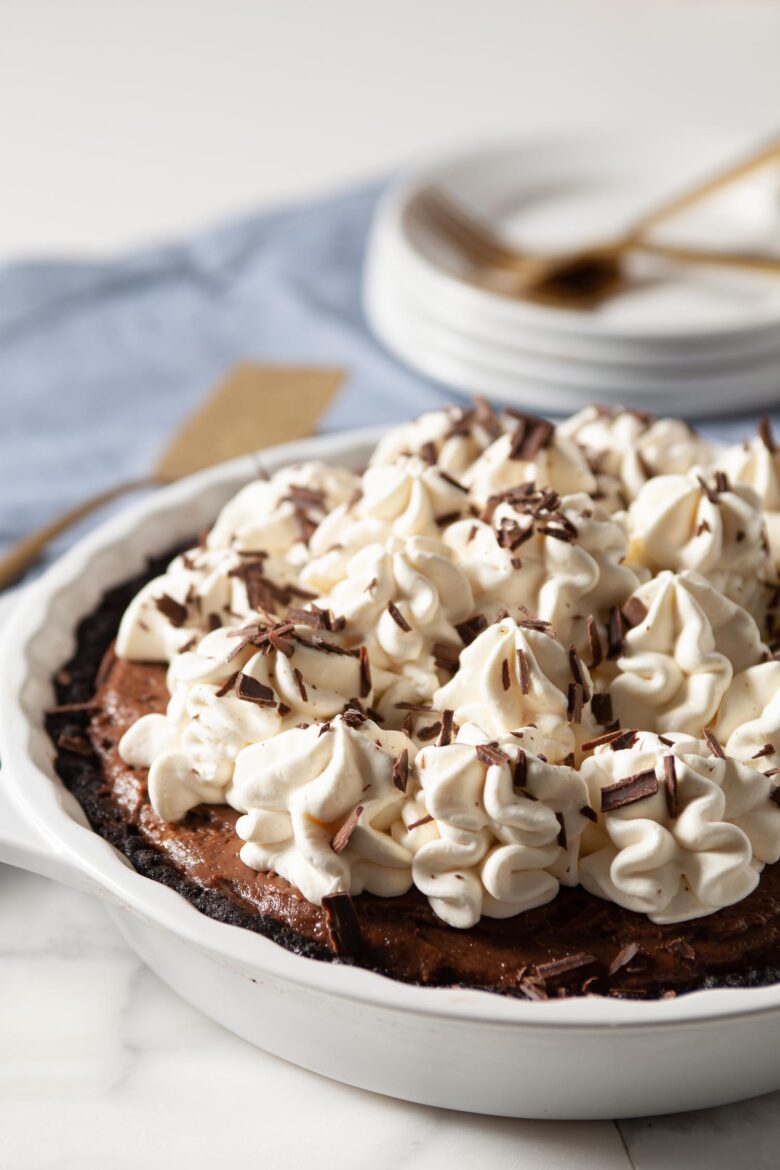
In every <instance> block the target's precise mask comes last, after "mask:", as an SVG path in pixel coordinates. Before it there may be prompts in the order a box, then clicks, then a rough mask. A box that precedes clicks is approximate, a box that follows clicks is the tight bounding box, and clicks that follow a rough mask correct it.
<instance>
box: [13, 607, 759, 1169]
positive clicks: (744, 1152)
mask: <svg viewBox="0 0 780 1170" xmlns="http://www.w3.org/2000/svg"><path fill="white" fill-rule="evenodd" d="M11 608H12V601H11V599H10V598H5V599H4V598H0V624H2V620H3V617H4V616H6V617H7V615H8V613H9V611H10V609H11ZM0 995H1V998H0V1167H3V1168H5V1167H8V1168H9V1170H71V1167H78V1168H79V1170H93V1168H94V1170H98V1168H99V1170H106V1168H108V1170H125V1168H126V1170H136V1168H137V1167H138V1165H139V1164H144V1163H145V1164H146V1165H149V1166H158V1165H163V1164H168V1163H169V1162H172V1164H174V1165H186V1166H187V1167H188V1170H199V1168H200V1167H204V1170H206V1168H207V1170H213V1167H214V1166H215V1164H218V1165H220V1166H228V1165H231V1164H232V1163H233V1162H234V1161H235V1159H237V1158H239V1157H242V1156H243V1157H249V1158H251V1159H252V1161H253V1162H258V1163H259V1164H261V1165H262V1166H268V1167H274V1168H276V1167H279V1168H280V1170H298V1168H300V1170H309V1168H310V1167H313V1166H316V1167H317V1168H318V1170H331V1167H332V1168H333V1170H365V1167H368V1166H370V1167H372V1170H384V1168H385V1167H387V1168H388V1170H390V1168H391V1167H392V1168H393V1170H396V1168H402V1167H403V1168H406V1167H408V1168H409V1170H413V1168H417V1167H419V1168H421V1170H445V1168H446V1170H449V1168H450V1167H457V1168H458V1170H471V1168H472V1167H473V1168H475V1170H476V1168H478V1167H479V1168H482V1167H483V1166H489V1167H490V1170H504V1168H506V1170H509V1168H510V1167H511V1168H512V1170H564V1168H568V1167H571V1166H574V1165H576V1166H577V1167H578V1170H671V1168H674V1170H687V1168H688V1167H698V1166H699V1165H702V1166H707V1167H708V1170H734V1168H735V1167H746V1168H750V1170H776V1167H777V1166H778V1156H777V1148H778V1141H779V1139H780V1093H776V1094H772V1095H770V1096H767V1097H762V1098H759V1099H756V1100H753V1101H748V1102H745V1103H742V1104H739V1105H734V1106H729V1107H726V1108H721V1109H716V1110H710V1111H705V1112H700V1113H695V1114H694V1113H690V1114H683V1115H680V1116H677V1117H668V1118H653V1119H648V1120H636V1121H627V1122H621V1123H620V1127H619V1128H618V1126H617V1125H614V1124H612V1123H610V1122H591V1123H588V1122H545V1121H512V1120H506V1119H501V1118H489V1117H480V1116H474V1115H468V1114H459V1113H451V1112H446V1111H440V1110H435V1109H429V1108H426V1107H424V1106H418V1105H410V1104H407V1103H404V1102H399V1101H393V1100H390V1099H388V1098H384V1097H379V1096H376V1095H375V1094H372V1093H367V1092H364V1091H362V1090H359V1089H351V1088H347V1087H345V1086H343V1085H338V1084H335V1083H333V1082H330V1081H327V1080H325V1079H323V1078H322V1077H318V1076H316V1075H315V1074H313V1073H308V1072H304V1071H302V1070H300V1069H297V1068H295V1067H293V1066H292V1065H289V1064H287V1063H285V1062H284V1061H281V1060H278V1059H276V1058H274V1057H272V1056H268V1055H267V1054H265V1053H263V1052H260V1051H259V1050H257V1049H255V1048H252V1047H251V1046H250V1045H249V1044H247V1043H246V1042H244V1041H243V1040H239V1039H238V1038H237V1037H235V1036H233V1035H232V1034H230V1033H228V1032H226V1031H225V1030H224V1029H222V1028H221V1027H219V1026H218V1025H217V1024H214V1023H212V1022H211V1021H210V1020H208V1019H206V1018H205V1017H204V1016H202V1015H201V1014H200V1013H199V1012H197V1011H195V1010H194V1009H193V1008H191V1007H189V1006H188V1005H187V1004H186V1003H184V1002H183V1001H182V1000H181V999H179V998H178V997H177V996H176V995H175V994H174V993H173V992H171V991H170V990H169V989H168V988H167V987H166V986H165V985H164V984H162V983H161V982H160V981H159V979H157V977H156V976H154V975H153V974H152V973H151V972H150V971H148V970H147V969H146V968H145V967H144V966H143V964H142V963H141V962H140V960H138V959H137V958H136V956H135V955H134V954H133V953H132V952H131V951H130V950H129V949H128V947H127V946H126V944H125V943H124V941H123V940H122V938H121V937H120V935H119V934H118V932H117V930H116V928H115V927H114V925H113V923H112V922H111V921H110V920H109V918H108V916H107V914H106V912H105V910H104V909H103V907H102V905H101V904H100V903H99V902H97V901H96V900H93V899H91V898H89V897H88V896H86V895H84V894H79V893H76V892H75V891H73V890H69V889H66V888H64V887H62V886H58V885H56V884H54V883H52V882H49V881H47V880H45V879H43V878H40V877H36V876H33V875H31V874H28V873H24V872H22V871H21V870H17V869H12V868H10V867H8V866H2V865H0ZM626 1075H628V1076H630V1069H627V1070H626ZM669 1075H670V1076H674V1069H673V1068H670V1070H669Z"/></svg>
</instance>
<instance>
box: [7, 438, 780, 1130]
mask: <svg viewBox="0 0 780 1170" xmlns="http://www.w3.org/2000/svg"><path fill="white" fill-rule="evenodd" d="M376 438H377V434H376V432H366V431H361V432H353V433H351V434H347V435H341V436H328V437H325V438H320V439H312V440H307V441H305V442H301V443H295V444H289V445H286V446H283V447H279V448H275V449H274V450H272V451H269V452H264V453H263V463H264V465H265V466H266V467H267V468H268V469H269V470H275V469H276V468H277V467H280V466H282V465H283V464H285V463H288V462H291V461H294V460H302V459H312V458H323V459H328V460H332V461H334V462H342V463H344V464H348V465H351V466H355V467H356V466H359V465H360V464H361V463H362V462H364V461H365V459H366V456H367V453H368V451H369V450H370V448H371V446H372V443H373V442H374V441H375V440H376ZM256 470H257V465H256V461H254V460H252V459H242V460H238V461H234V462H231V463H228V464H224V465H221V466H219V467H216V468H213V469H211V470H209V471H207V472H204V473H202V474H200V475H198V476H195V477H193V478H191V479H189V480H186V481H183V482H181V483H179V484H176V485H174V486H172V487H169V488H166V489H164V490H161V491H159V492H157V493H155V494H154V495H152V496H150V497H148V498H146V499H144V500H142V501H139V502H137V503H135V504H134V505H132V506H131V507H129V508H128V509H127V510H125V511H124V512H122V513H121V515H119V516H117V517H115V518H113V519H111V520H109V521H108V522H107V523H105V524H104V525H103V526H102V527H101V528H99V529H98V530H97V531H96V532H94V533H93V534H92V535H90V536H89V537H87V538H86V539H85V540H83V541H81V542H80V543H79V544H78V545H77V546H75V547H74V548H73V549H72V550H71V551H70V552H69V553H68V554H67V555H66V556H65V557H63V558H62V559H61V560H60V561H59V562H58V563H57V564H56V565H54V566H53V567H52V568H51V569H49V571H48V572H47V573H46V574H45V575H44V576H43V577H42V578H41V579H40V580H39V581H37V582H36V583H35V584H34V585H32V586H30V587H29V589H27V590H25V591H24V593H23V595H22V597H21V599H20V600H19V602H18V603H17V605H16V607H15V609H14V614H13V619H12V621H11V622H10V623H9V624H8V626H7V628H6V629H5V631H4V634H3V638H2V642H1V643H0V662H2V671H1V672H0V751H1V752H2V762H3V769H2V773H0V860H2V861H7V862H10V863H11V864H16V865H21V866H23V867H26V868H28V869H31V870H34V871H37V872H40V873H43V874H46V875H47V876H49V877H53V878H55V879H57V880H60V881H63V882H65V883H67V884H70V885H73V886H75V887H77V888H79V889H82V890H86V891H88V892H90V893H93V894H96V895H97V896H98V897H100V898H102V899H103V900H104V901H105V902H106V904H107V906H108V908H109V911H110V913H111V915H112V917H113V918H114V920H115V921H116V923H117V925H118V927H119V929H120V930H121V931H122V933H123V935H124V936H125V938H126V939H127V941H128V942H129V944H130V945H131V946H132V947H133V948H134V949H135V950H136V951H137V952H138V954H139V955H140V956H141V957H142V958H143V959H144V961H145V962H146V963H148V965H149V966H150V967H151V968H152V969H153V970H154V971H156V972H157V974H158V975H159V976H160V977H161V978H162V979H163V980H164V981H165V982H167V983H168V984H170V986H171V987H173V988H174V989H175V990H176V991H178V992H179V993H180V994H181V995H182V996H184V998H185V999H187V1000H189V1001H190V1002H191V1003H193V1004H194V1005H196V1006H197V1007H199V1008H200V1009H201V1010H202V1011H204V1012H205V1013H206V1014H208V1015H209V1016H211V1017H213V1018H214V1019H216V1020H218V1021H219V1022H220V1023H222V1024H224V1025H225V1026H226V1027H228V1028H230V1029H231V1030H232V1031H234V1032H236V1033H237V1034H239V1035H240V1036H243V1037H244V1038H245V1039H247V1040H248V1041H249V1042H250V1043H253V1044H256V1045H258V1046H259V1047H262V1048H264V1049H267V1050H268V1051H270V1052H273V1053H275V1054H277V1055H279V1056H282V1057H284V1058H285V1059H287V1060H290V1061H292V1062H293V1063H295V1064H299V1065H302V1066H303V1067H305V1068H309V1069H313V1070H315V1071H317V1072H320V1073H323V1074H324V1075H327V1076H330V1077H333V1078H335V1079H337V1080H342V1081H345V1082H347V1083H350V1084H354V1085H359V1086H361V1087H364V1088H368V1089H373V1090H375V1091H377V1092H381V1093H386V1094H389V1095H392V1096H396V1097H401V1098H404V1099H407V1100H411V1101H417V1102H422V1103H425V1104H430V1105H437V1106H443V1107H449V1108H454V1109H461V1110H468V1111H474V1112H485V1113H494V1114H500V1115H505V1116H518V1117H550V1118H596V1117H610V1118H612V1117H624V1116H632V1115H640V1114H652V1113H667V1112H673V1111H676V1110H682V1109H691V1108H700V1107H704V1106H707V1105H716V1104H722V1103H725V1102H729V1101H733V1100H738V1099H740V1098H744V1097H748V1096H752V1095H755V1094H757V1093H762V1092H766V1091H769V1090H771V1089H776V1088H778V1086H780V1062H778V1059H777V1055H776V1054H777V1050H778V1042H780V985H778V986H772V987H764V988H751V989H734V990H717V991H702V992H695V993H693V994H691V995H686V996H681V997H679V998H678V999H673V1000H661V1001H656V1002H646V1003H641V1002H623V1001H616V1000H607V999H597V998H587V999H571V1000H554V1001H549V1002H546V1003H536V1002H525V1001H522V1000H517V999H507V998H503V997H500V996H497V995H492V994H489V993H485V992H479V991H468V990H463V989H458V988H447V989H434V988H421V987H413V986H408V985H405V984H402V983H398V982H395V981H393V980H390V979H387V978H385V977H383V976H380V975H376V974H374V973H372V972H368V971H364V970H361V969H358V968H351V967H347V966H341V965H336V964H328V963H320V962H316V961H314V960H311V959H306V958H302V957H299V956H297V955H293V954H291V953H290V952H288V951H286V950H284V949H283V948H282V947H280V946H278V945H277V944H275V943H273V942H271V941H270V940H268V939H265V938H263V937H261V936H259V935H256V934H253V933H251V932H249V931H245V930H241V929H240V928H237V927H234V926H226V925H223V924H221V923H218V922H216V921H214V920H212V919H210V918H207V917H205V916H204V915H202V914H200V913H199V912H198V911H197V910H195V909H194V907H192V906H191V905H190V904H189V903H188V902H186V901H185V900H184V899H183V898H182V897H181V896H180V895H178V894H176V893H174V892H173V891H171V890H169V889H167V888H165V887H164V886H162V885H160V884H158V883H156V882H154V881H152V880H150V879H148V878H146V877H142V876H141V875H140V874H138V873H136V872H135V871H134V870H133V869H132V868H131V867H130V865H129V864H128V862H127V861H126V860H125V859H124V858H123V857H122V856H121V855H120V854H119V853H118V852H117V851H116V850H114V849H113V848H112V847H111V846H110V845H109V844H108V843H107V842H106V841H104V840H103V839H102V838H101V837H100V836H98V835H97V834H96V833H94V832H92V830H91V829H89V827H88V826H87V823H86V820H85V818H84V815H83V813H82V812H81V810H80V807H79V806H78V804H77V803H76V801H75V800H74V799H73V798H72V796H71V795H70V794H69V793H68V792H67V791H66V790H65V789H64V788H63V786H62V785H61V783H60V782H59V780H58V779H57V778H56V776H55V773H54V769H53V749H52V745H51V743H50V741H49V739H48V737H47V735H46V732H45V730H44V727H43V715H44V712H45V711H46V709H47V708H48V707H50V706H51V703H52V687H51V682H50V679H51V676H52V674H53V673H54V671H55V670H56V669H57V668H58V667H59V666H60V665H61V663H62V662H63V661H64V660H65V659H66V658H67V657H68V655H69V653H70V652H71V650H72V647H73V637H74V631H75V627H76V625H77V623H78V621H79V619H80V618H81V617H82V616H84V615H86V614H87V613H89V612H90V611H91V610H92V609H93V608H94V607H95V605H96V604H97V602H98V601H99V599H100V596H101V594H102V593H103V592H104V590H105V589H107V588H108V587H110V586H111V585H113V584H116V583H118V582H119V581H122V580H124V579H126V578H128V577H130V576H132V575H133V574H134V573H136V572H138V571H140V570H141V569H142V568H143V566H144V563H145V561H146V558H147V557H148V556H151V555H154V554H157V553H162V552H164V551H166V550H167V549H168V548H170V547H172V546H173V545H175V544H176V543H177V542H178V541H180V540H182V539H184V538H186V537H187V536H189V535H191V534H192V533H193V532H194V531H197V530H198V529H199V528H200V527H202V526H203V525H204V524H207V523H209V522H210V521H211V520H212V519H213V517H214V515H215V514H216V511H217V509H218V508H219V506H220V505H221V504H222V503H223V502H224V501H225V500H226V499H227V497H228V496H229V495H231V494H232V493H233V492H235V490H236V489H237V488H238V487H239V486H240V485H241V484H243V483H244V482H246V481H247V480H248V479H251V478H252V477H253V476H254V475H256Z"/></svg>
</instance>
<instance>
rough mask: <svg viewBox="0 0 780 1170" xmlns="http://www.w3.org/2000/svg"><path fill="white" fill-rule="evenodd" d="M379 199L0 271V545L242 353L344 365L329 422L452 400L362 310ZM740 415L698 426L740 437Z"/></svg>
mask: <svg viewBox="0 0 780 1170" xmlns="http://www.w3.org/2000/svg"><path fill="white" fill-rule="evenodd" d="M378 194H379V188H377V187H371V188H363V189H361V190H357V191H349V192H346V193H342V194H339V195H336V196H334V197H330V198H328V199H324V200H321V201H318V202H316V203H311V204H307V205H300V206H294V207H291V208H285V209H284V210H281V211H276V212H271V213H265V214H257V215H252V216H249V217H247V218H244V219H241V220H238V221H236V222H233V223H229V224H227V225H226V226H223V227H219V228H216V229H212V230H209V231H206V232H203V233H201V234H199V235H196V236H194V237H193V238H191V239H189V240H187V241H184V242H182V243H177V244H170V245H167V246H164V247H157V248H150V249H146V250H143V251H139V252H135V253H133V254H130V255H127V256H123V257H120V258H116V259H110V260H106V261H100V262H84V261H72V262H60V261H56V262H45V261H44V262H41V261H36V262H29V263H18V264H13V265H10V266H7V267H5V268H4V269H0V403H1V404H2V414H0V548H1V547H2V546H3V545H5V544H8V543H9V542H10V541H12V540H15V539H17V538H18V537H19V536H21V535H23V534H24V533H26V532H29V531H30V530H31V529H33V528H35V527H37V526H38V525H39V524H41V523H42V522H43V521H44V520H46V519H48V518H49V517H50V516H52V515H54V514H55V513H57V512H58V511H60V510H61V509H63V508H64V507H66V506H68V505H69V504H71V503H75V502H76V501H78V500H81V499H82V498H83V497H85V496H86V495H89V494H90V493H92V492H95V491H97V490H100V489H102V488H104V487H107V486H110V485H111V484H113V483H116V482H119V481H121V480H123V479H125V478H132V477H134V476H137V475H142V474H143V473H144V472H145V471H147V470H148V468H149V466H150V464H151V462H152V460H153V458H154V455H155V453H156V452H157V451H158V450H159V449H160V447H161V446H162V444H163V443H164V441H165V438H166V437H167V436H168V435H169V434H170V433H171V432H172V431H173V430H174V428H175V427H176V426H177V424H178V423H179V422H180V421H181V420H182V419H183V418H184V417H185V416H186V414H187V413H188V412H189V411H190V410H191V409H192V408H193V406H194V405H195V404H196V402H197V401H198V399H199V398H200V397H201V396H202V395H203V394H204V393H205V392H206V391H207V390H208V388H209V387H210V386H212V385H213V384H214V382H215V381H216V380H217V379H218V378H219V377H220V375H221V374H222V373H223V372H224V370H225V369H226V368H227V367H228V366H229V365H231V364H232V363H234V362H236V361H239V360H242V359H255V360H261V361H262V360H267V361H280V362H291V363H296V362H300V363H311V364H315V365H316V364H323V365H339V366H345V367H347V368H349V370H350V371H351V375H350V378H349V381H348V384H347V385H346V387H345V389H344V390H343V392H342V393H341V394H340V395H339V397H338V399H337V401H336V402H335V403H334V405H333V407H332V409H331V410H330V412H329V414H328V417H327V418H326V419H325V422H324V429H328V430H333V429H336V428H341V427H350V426H359V425H363V424H366V423H368V422H387V423H391V422H395V421H398V420H401V419H403V418H407V417H411V416H413V415H415V414H417V413H419V412H420V411H421V410H424V409H427V408H429V407H431V406H435V405H437V404H440V403H443V402H446V401H451V400H453V399H458V397H459V396H458V395H457V394H454V393H453V392H452V391H449V390H447V389H446V388H444V387H441V386H439V385H437V384H435V383H433V382H431V381H429V380H427V379H426V378H424V377H422V376H421V375H418V374H416V373H415V372H413V371H411V370H409V369H408V368H406V367H404V366H402V365H401V364H400V363H399V362H397V361H396V360H395V359H394V358H393V357H391V356H390V355H389V354H388V353H387V352H386V351H385V350H384V349H383V348H382V346H381V345H380V343H379V342H378V341H376V340H375V338H374V337H373V336H372V334H371V332H370V331H369V329H368V326H367V324H366V322H365V320H364V317H363V313H362V310H361V303H360V282H361V271H362V260H363V253H364V249H365V243H366V236H367V231H368V227H369V223H370V220H371V216H372V213H373V210H374V206H375V203H376V199H377V196H378ZM543 408H544V403H543V401H541V400H540V409H543ZM754 422H755V420H754V419H750V420H746V419H733V418H732V419H729V420H720V421H719V422H718V423H717V424H713V425H710V426H709V427H708V428H706V429H707V430H708V431H709V432H710V433H711V434H715V435H717V436H718V437H723V438H733V437H741V436H742V435H743V434H744V433H745V432H746V430H747V429H748V428H749V427H752V426H753V424H754ZM75 535H76V534H75V533H73V534H69V536H68V537H67V538H66V539H65V540H64V541H60V542H58V543H57V544H56V545H55V546H54V548H53V549H52V554H53V553H55V552H57V551H59V550H60V549H61V548H62V546H63V544H64V543H67V542H68V541H70V540H72V539H74V537H75Z"/></svg>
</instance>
